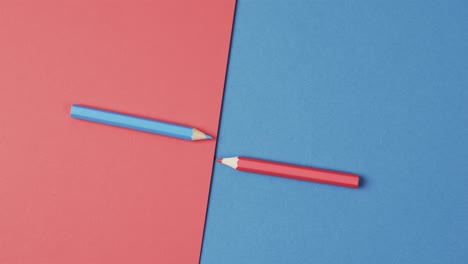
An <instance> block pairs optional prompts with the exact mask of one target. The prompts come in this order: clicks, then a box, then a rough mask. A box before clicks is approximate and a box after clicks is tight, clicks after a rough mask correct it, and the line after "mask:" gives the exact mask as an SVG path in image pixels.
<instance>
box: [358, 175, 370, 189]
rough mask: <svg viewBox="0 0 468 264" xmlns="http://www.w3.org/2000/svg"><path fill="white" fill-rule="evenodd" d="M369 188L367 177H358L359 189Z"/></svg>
mask: <svg viewBox="0 0 468 264" xmlns="http://www.w3.org/2000/svg"><path fill="white" fill-rule="evenodd" d="M365 188H369V179H368V177H367V176H362V175H359V189H365Z"/></svg>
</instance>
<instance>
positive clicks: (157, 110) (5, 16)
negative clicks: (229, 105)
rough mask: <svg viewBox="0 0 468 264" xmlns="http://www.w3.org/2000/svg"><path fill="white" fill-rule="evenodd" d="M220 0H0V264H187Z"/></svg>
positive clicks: (200, 214) (212, 115)
mask: <svg viewBox="0 0 468 264" xmlns="http://www.w3.org/2000/svg"><path fill="white" fill-rule="evenodd" d="M234 5H235V1H234V0H221V1H220V0H202V1H58V0H57V1H54V0H48V1H2V2H1V3H0V38H1V40H0V58H1V59H0V163H1V165H0V208H1V210H0V263H9V264H17V263H35V264H37V263H50V264H54V263H89V264H92V263H114V264H115V263H198V259H199V253H200V247H201V241H202V234H203V227H204V220H205V212H206V204H207V199H208V191H209V185H210V178H211V170H212V164H213V154H214V149H215V141H214V140H212V141H203V142H188V141H184V140H178V139H173V138H168V137H163V136H157V135H152V134H147V133H142V132H136V131H131V130H126V129H120V128H116V127H110V126H105V125H99V124H95V123H89V122H85V121H79V120H76V119H72V118H70V116H69V111H70V106H71V104H73V103H79V104H86V105H90V106H95V107H101V108H104V109H112V110H115V111H121V112H126V113H130V114H136V115H141V116H146V117H151V118H156V119H160V120H166V121H171V122H176V123H180V124H184V125H190V126H194V127H196V128H199V129H200V130H202V131H204V132H207V133H208V134H210V135H213V136H215V135H216V133H217V128H218V120H219V113H220V107H221V99H222V93H223V85H224V78H225V69H226V64H227V57H228V50H229V42H230V33H231V28H232V19H233V12H234Z"/></svg>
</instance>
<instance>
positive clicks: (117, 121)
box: [70, 104, 212, 140]
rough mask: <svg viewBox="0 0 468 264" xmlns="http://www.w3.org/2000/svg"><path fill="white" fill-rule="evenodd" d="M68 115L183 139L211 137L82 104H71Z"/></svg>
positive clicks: (196, 131)
mask: <svg viewBox="0 0 468 264" xmlns="http://www.w3.org/2000/svg"><path fill="white" fill-rule="evenodd" d="M70 115H71V116H72V117H74V118H78V119H82V120H87V121H92V122H97V123H102V124H107V125H112V126H118V127H123V128H129V129H134V130H139V131H144V132H149V133H153V134H159V135H164V136H169V137H175V138H181V139H185V140H201V139H212V137H211V136H209V135H207V134H205V133H203V132H201V131H200V130H198V129H196V128H192V127H188V126H182V125H177V124H172V123H167V122H162V121H158V120H153V119H148V118H142V117H137V116H132V115H126V114H121V113H115V112H111V111H106V110H101V109H96V108H92V107H87V106H82V105H76V104H75V105H72V107H71V111H70Z"/></svg>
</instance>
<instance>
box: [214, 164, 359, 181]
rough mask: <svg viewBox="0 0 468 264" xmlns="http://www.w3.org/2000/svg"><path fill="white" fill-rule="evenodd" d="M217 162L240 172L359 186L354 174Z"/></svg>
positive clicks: (283, 166) (357, 178)
mask: <svg viewBox="0 0 468 264" xmlns="http://www.w3.org/2000/svg"><path fill="white" fill-rule="evenodd" d="M216 161H218V162H220V163H222V164H224V165H226V166H229V167H231V168H233V169H236V170H240V171H247V172H253V173H260V174H269V175H275V176H281V177H285V178H291V179H297V180H305V181H313V182H319V183H326V184H334V185H339V186H344V187H351V188H357V187H358V186H359V175H357V174H353V173H345V172H337V171H330V170H323V169H316V168H311V167H305V166H298V165H292V164H286V163H279V162H273V161H266V160H259V159H252V158H246V157H231V158H221V159H216Z"/></svg>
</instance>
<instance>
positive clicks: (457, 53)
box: [201, 0, 468, 264]
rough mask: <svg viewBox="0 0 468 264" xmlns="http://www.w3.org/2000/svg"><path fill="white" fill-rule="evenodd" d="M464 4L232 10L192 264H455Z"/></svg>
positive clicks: (462, 250) (462, 186)
mask: <svg viewBox="0 0 468 264" xmlns="http://www.w3.org/2000/svg"><path fill="white" fill-rule="evenodd" d="M467 53H468V1H310V0H309V1H307V0H304V1H299V0H292V1H285V0H269V1H267V0H255V1H254V0H251V1H248V0H239V1H238V4H237V12H236V19H235V27H234V34H233V41H232V47H231V56H230V63H229V70H228V78H227V83H226V90H225V98H224V105H223V112H222V119H221V127H220V134H219V137H218V140H219V142H218V149H217V157H229V156H236V155H244V156H251V157H258V158H263V159H271V160H276V161H283V162H290V163H296V164H301V165H310V166H316V167H322V168H330V169H335V170H342V171H349V172H355V173H358V174H360V175H362V177H363V178H364V184H363V186H362V187H360V188H359V189H348V188H342V187H335V186H329V185H321V184H315V183H309V182H301V181H295V180H288V179H283V178H276V177H268V176H260V175H256V174H248V173H243V172H238V171H235V170H232V169H230V168H228V167H224V166H222V165H220V164H217V165H215V169H214V175H213V182H212V189H211V196H210V203H209V210H208V218H207V223H206V230H205V237H204V245H203V251H202V257H201V263H202V264H215V263H216V264H219V263H223V264H230V263H236V264H238V263H425V264H427V263H467V261H468V243H467V241H468V225H467V222H468V55H467Z"/></svg>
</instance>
